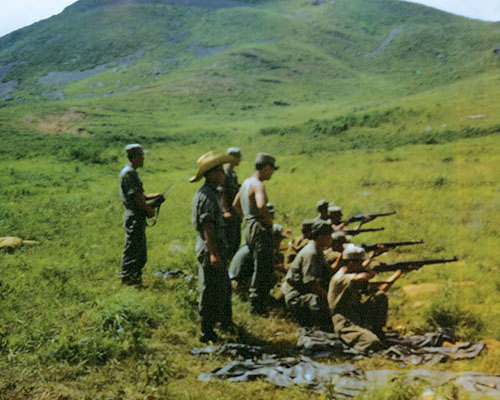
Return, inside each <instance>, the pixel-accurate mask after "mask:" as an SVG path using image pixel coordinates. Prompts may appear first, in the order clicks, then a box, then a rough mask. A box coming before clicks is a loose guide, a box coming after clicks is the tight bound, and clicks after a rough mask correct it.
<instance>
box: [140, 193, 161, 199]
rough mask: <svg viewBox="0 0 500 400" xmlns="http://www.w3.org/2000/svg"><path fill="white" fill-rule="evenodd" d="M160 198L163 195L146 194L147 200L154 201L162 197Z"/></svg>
mask: <svg viewBox="0 0 500 400" xmlns="http://www.w3.org/2000/svg"><path fill="white" fill-rule="evenodd" d="M160 196H161V193H149V194H145V195H144V198H145V199H146V200H154V199H156V198H157V197H160Z"/></svg>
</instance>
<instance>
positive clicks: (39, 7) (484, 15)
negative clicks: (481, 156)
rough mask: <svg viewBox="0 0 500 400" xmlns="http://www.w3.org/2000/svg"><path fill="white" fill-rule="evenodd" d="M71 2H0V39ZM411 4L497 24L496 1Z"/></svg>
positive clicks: (423, 0) (427, 0)
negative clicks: (423, 5)
mask: <svg viewBox="0 0 500 400" xmlns="http://www.w3.org/2000/svg"><path fill="white" fill-rule="evenodd" d="M404 1H406V0H404ZM74 2H75V0H0V37H2V36H4V35H6V34H7V33H10V32H12V31H14V30H16V29H19V28H22V27H24V26H28V25H31V24H33V23H35V22H37V21H40V20H41V19H46V18H49V17H51V16H52V15H55V14H59V13H60V12H61V11H62V10H63V9H64V8H65V7H66V6H68V5H70V4H72V3H74ZM412 2H414V3H420V4H425V5H428V6H431V7H434V8H438V9H440V10H444V11H448V12H451V13H454V14H458V15H463V16H466V17H470V18H476V19H482V20H485V21H500V0H413V1H412Z"/></svg>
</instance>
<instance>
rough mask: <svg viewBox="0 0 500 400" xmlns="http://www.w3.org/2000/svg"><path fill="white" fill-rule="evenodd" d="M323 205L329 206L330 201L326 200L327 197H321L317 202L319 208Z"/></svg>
mask: <svg viewBox="0 0 500 400" xmlns="http://www.w3.org/2000/svg"><path fill="white" fill-rule="evenodd" d="M323 207H328V201H326V200H325V199H321V200H319V201H318V202H317V203H316V208H317V209H318V210H319V209H320V208H323Z"/></svg>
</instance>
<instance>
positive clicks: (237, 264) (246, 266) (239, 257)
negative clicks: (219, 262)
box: [229, 244, 254, 284]
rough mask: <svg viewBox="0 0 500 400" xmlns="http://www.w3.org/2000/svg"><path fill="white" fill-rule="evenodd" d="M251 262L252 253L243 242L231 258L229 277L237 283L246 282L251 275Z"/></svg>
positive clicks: (252, 266)
mask: <svg viewBox="0 0 500 400" xmlns="http://www.w3.org/2000/svg"><path fill="white" fill-rule="evenodd" d="M253 264H254V262H253V257H252V253H251V252H250V249H249V248H248V245H247V244H244V245H243V246H241V248H240V249H239V250H238V251H237V252H236V254H235V255H234V257H233V259H232V260H231V264H230V265H229V278H230V279H232V280H235V281H237V282H238V284H246V283H247V282H248V281H249V280H250V278H251V277H252V275H253V268H254V265H253Z"/></svg>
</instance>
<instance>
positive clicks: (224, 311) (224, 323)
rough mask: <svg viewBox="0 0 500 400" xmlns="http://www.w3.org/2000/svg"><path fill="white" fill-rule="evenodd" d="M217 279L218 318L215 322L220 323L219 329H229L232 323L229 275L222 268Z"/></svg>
mask: <svg viewBox="0 0 500 400" xmlns="http://www.w3.org/2000/svg"><path fill="white" fill-rule="evenodd" d="M218 275H219V277H218V279H217V282H218V286H219V288H218V291H219V298H218V300H219V304H220V307H219V308H218V311H219V312H218V317H217V320H218V321H219V322H220V323H221V327H223V328H225V327H226V328H230V327H231V325H232V323H233V311H232V304H231V294H232V290H231V281H230V279H229V275H228V273H227V269H226V268H224V270H223V271H221V272H220V273H219V274H218Z"/></svg>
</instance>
